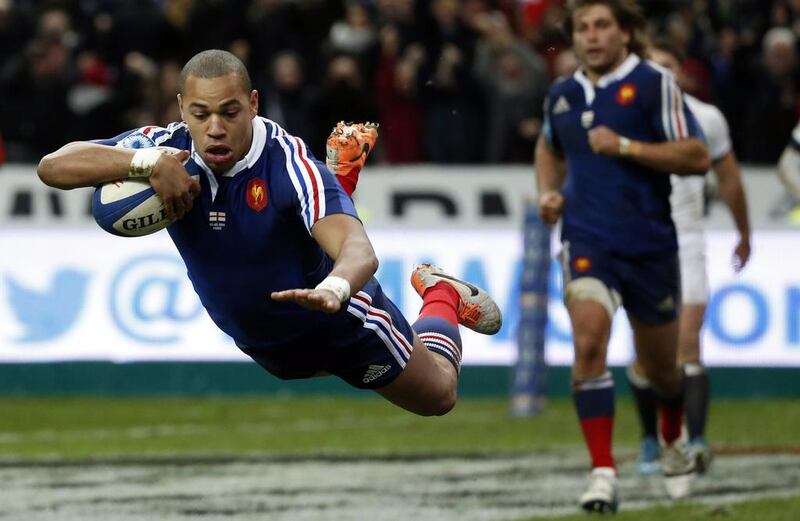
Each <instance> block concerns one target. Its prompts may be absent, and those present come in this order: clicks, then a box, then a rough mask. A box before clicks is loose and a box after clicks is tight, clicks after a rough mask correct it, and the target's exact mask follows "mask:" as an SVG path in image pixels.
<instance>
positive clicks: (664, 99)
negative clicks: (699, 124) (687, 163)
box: [661, 73, 697, 141]
mask: <svg viewBox="0 0 800 521" xmlns="http://www.w3.org/2000/svg"><path fill="white" fill-rule="evenodd" d="M687 110H688V109H687V108H686V107H685V104H684V102H683V94H682V93H681V91H680V89H679V88H678V86H677V85H676V84H675V80H674V79H673V78H672V75H671V74H664V73H662V74H661V123H662V125H663V126H664V136H665V137H666V138H667V140H668V141H678V140H680V139H687V138H689V137H696V132H697V131H696V130H694V129H691V128H690V127H689V125H688V122H687V117H686V115H687V114H686V111H687ZM690 117H691V116H690ZM693 126H695V127H696V124H695V125H693ZM693 130H694V132H693Z"/></svg>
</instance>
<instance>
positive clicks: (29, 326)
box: [6, 269, 89, 343]
mask: <svg viewBox="0 0 800 521" xmlns="http://www.w3.org/2000/svg"><path fill="white" fill-rule="evenodd" d="M88 282H89V276H88V275H87V274H85V273H82V272H80V271H76V270H69V269H66V270H59V271H57V272H56V274H55V276H54V277H53V280H52V282H51V284H50V287H49V288H46V289H45V290H44V291H39V290H34V289H30V288H27V287H25V286H23V285H21V284H20V283H18V282H17V281H15V280H14V279H12V278H11V277H9V276H6V287H7V288H8V293H7V295H8V303H9V305H10V307H11V310H12V311H13V313H14V315H15V316H16V318H17V320H18V321H19V323H20V324H22V326H23V328H24V330H25V332H24V333H23V335H22V336H20V337H19V338H16V339H15V341H16V342H19V343H28V342H46V341H48V340H53V339H55V338H58V337H59V336H61V335H63V334H64V333H65V332H66V331H67V330H68V329H69V328H70V327H72V325H73V324H74V323H75V321H76V320H77V319H78V315H80V312H81V309H82V308H83V303H84V300H85V297H86V286H87V284H88Z"/></svg>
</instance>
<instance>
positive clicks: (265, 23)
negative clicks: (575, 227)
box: [0, 0, 800, 164]
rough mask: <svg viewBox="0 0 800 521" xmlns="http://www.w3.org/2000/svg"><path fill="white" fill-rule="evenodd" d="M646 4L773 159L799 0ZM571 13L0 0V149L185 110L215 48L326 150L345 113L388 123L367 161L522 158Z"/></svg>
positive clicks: (798, 72)
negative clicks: (199, 70) (202, 60)
mask: <svg viewBox="0 0 800 521" xmlns="http://www.w3.org/2000/svg"><path fill="white" fill-rule="evenodd" d="M640 3H641V4H642V5H643V7H644V8H645V11H646V13H647V15H648V18H649V19H650V25H651V32H652V33H653V36H658V37H666V38H668V39H670V40H671V41H672V42H673V43H674V44H676V45H677V46H678V47H679V48H681V49H683V50H684V51H685V54H686V59H685V61H684V64H683V65H684V68H685V72H686V75H685V76H686V82H685V85H683V87H684V88H685V90H686V91H688V92H690V93H692V94H694V95H695V96H697V97H698V98H701V99H703V100H706V101H710V102H712V103H714V104H716V105H718V106H719V107H720V108H721V109H722V111H723V112H724V113H725V115H726V116H727V118H728V121H729V123H730V126H731V134H732V137H733V140H734V147H735V150H736V152H737V153H738V155H739V156H740V159H742V160H743V161H747V162H754V163H768V162H775V161H776V160H777V159H778V156H779V155H780V152H781V150H782V149H783V146H784V145H785V144H786V141H787V139H788V138H789V135H790V133H791V129H792V128H793V126H794V125H795V123H796V121H797V118H798V109H799V108H800V83H799V82H798V79H800V65H798V58H797V53H798V37H800V0H652V1H642V2H640ZM562 18H563V0H72V1H35V0H0V133H1V134H2V139H3V141H0V161H2V154H3V152H2V150H3V146H2V145H3V143H4V145H5V146H4V154H5V157H6V159H7V160H9V161H23V162H35V161H38V159H39V158H40V157H41V156H42V155H43V154H45V153H47V152H49V151H52V150H53V149H55V148H57V147H59V146H60V145H62V144H64V143H66V142H68V141H72V140H76V139H88V138H98V137H111V136H114V135H116V134H118V133H120V132H122V131H124V130H126V129H129V128H133V127H137V126H143V125H148V124H154V123H155V124H166V123H168V122H170V121H174V120H177V119H180V114H179V112H178V109H177V105H176V103H175V95H176V93H177V85H178V77H179V74H180V70H181V66H182V64H183V63H184V61H185V60H186V59H187V58H188V57H190V56H191V55H192V54H194V53H195V52H197V51H199V50H202V49H207V48H222V49H228V50H230V51H231V52H233V53H234V54H236V55H237V56H238V57H240V58H241V59H242V60H243V61H244V62H245V63H246V64H247V66H248V68H249V70H250V71H251V74H252V76H253V82H254V87H255V88H256V89H258V90H259V92H260V96H261V98H260V100H261V104H260V112H261V114H262V115H264V116H266V117H268V118H270V119H273V120H275V121H277V122H279V123H280V124H281V125H283V126H284V128H286V129H287V130H288V131H289V132H291V133H293V134H297V135H299V136H301V137H303V138H305V140H306V141H307V142H308V143H309V145H310V146H311V147H312V150H313V151H314V153H315V154H316V155H317V156H318V157H321V156H324V142H325V137H326V136H327V134H328V132H329V131H330V129H331V127H333V126H334V124H335V123H336V122H337V121H339V120H342V119H343V120H355V121H364V120H370V121H379V122H380V123H381V139H380V142H379V143H380V147H379V148H378V150H377V151H376V154H375V159H374V161H382V162H388V163H393V164H397V163H416V162H432V163H507V162H523V163H529V162H530V161H531V159H532V154H533V148H534V142H535V140H536V138H537V136H538V134H539V132H540V130H541V124H542V121H541V116H542V102H543V99H544V96H545V94H546V92H547V88H548V86H549V85H550V83H551V82H552V81H553V79H554V78H556V77H557V76H559V75H562V74H569V73H571V72H572V71H573V70H574V69H575V67H576V65H577V64H576V60H575V57H574V55H572V53H571V51H569V49H568V44H567V41H566V40H565V38H564V35H563V34H562V33H561V31H560V23H561V20H562ZM371 161H373V160H371Z"/></svg>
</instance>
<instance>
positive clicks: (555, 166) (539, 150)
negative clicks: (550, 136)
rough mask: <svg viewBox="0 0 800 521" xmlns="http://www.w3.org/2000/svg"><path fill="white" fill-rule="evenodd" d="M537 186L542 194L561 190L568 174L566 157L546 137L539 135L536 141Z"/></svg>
mask: <svg viewBox="0 0 800 521" xmlns="http://www.w3.org/2000/svg"><path fill="white" fill-rule="evenodd" d="M534 168H535V171H536V187H537V189H538V191H539V193H540V194H542V193H545V192H549V191H551V190H561V185H563V184H564V177H565V176H566V165H565V161H564V158H562V157H560V156H559V155H558V154H557V153H556V152H555V151H553V149H551V148H550V146H549V145H548V144H547V142H546V141H545V139H544V136H541V135H540V136H539V139H538V140H537V141H536V163H535V166H534Z"/></svg>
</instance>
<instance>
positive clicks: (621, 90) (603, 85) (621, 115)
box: [544, 54, 702, 255]
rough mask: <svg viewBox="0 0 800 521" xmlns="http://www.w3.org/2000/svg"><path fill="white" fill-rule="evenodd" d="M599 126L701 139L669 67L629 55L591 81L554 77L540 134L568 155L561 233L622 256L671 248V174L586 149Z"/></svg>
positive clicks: (634, 135) (661, 137)
mask: <svg viewBox="0 0 800 521" xmlns="http://www.w3.org/2000/svg"><path fill="white" fill-rule="evenodd" d="M600 125H605V126H607V127H609V128H610V129H611V130H613V131H615V132H617V133H618V134H620V135H621V136H625V137H628V138H630V139H633V140H637V141H644V142H663V141H672V140H680V139H686V138H689V137H700V138H702V131H701V130H700V127H699V125H698V124H697V122H696V121H695V118H694V116H693V115H692V113H691V111H690V110H689V109H688V108H687V107H686V105H685V103H684V102H683V95H682V93H681V92H680V90H679V89H678V87H677V86H676V85H675V82H674V80H673V79H672V76H671V74H670V73H669V72H667V71H666V70H664V69H661V68H660V67H658V66H655V65H653V64H651V63H650V62H644V61H642V60H641V59H640V58H639V57H638V56H636V55H634V54H631V55H630V56H629V57H628V58H627V59H626V60H625V61H624V62H623V63H622V65H620V66H619V67H618V68H617V69H616V70H614V71H613V72H611V73H609V74H607V75H605V76H603V77H602V78H600V80H599V81H598V82H597V85H592V83H591V81H590V80H589V79H588V78H587V77H586V76H585V75H584V74H583V72H582V71H578V72H576V73H575V74H574V75H573V76H571V77H569V78H566V79H562V80H560V81H557V82H556V83H555V84H554V85H553V86H552V87H551V89H550V92H549V94H548V98H547V101H546V102H545V124H544V136H545V139H546V140H547V143H548V144H549V145H550V147H551V148H552V149H553V150H555V151H557V152H560V153H561V154H563V155H564V156H565V157H566V161H567V178H566V180H565V184H564V187H563V194H564V199H565V204H564V211H563V228H562V238H563V239H565V240H570V239H573V240H580V241H583V242H588V243H593V244H597V245H598V246H601V247H603V248H607V249H608V250H610V251H614V252H618V253H621V254H626V255H641V254H648V253H656V252H663V251H669V250H673V251H674V250H677V247H678V245H677V240H676V237H675V228H674V226H673V224H672V218H671V209H670V202H669V195H670V190H671V188H670V176H669V175H668V174H667V173H664V172H658V171H655V170H652V169H649V168H647V167H646V166H643V165H640V164H639V163H635V162H634V161H631V160H630V159H625V158H614V157H609V156H605V155H601V154H596V153H594V152H592V149H591V147H590V145H589V139H588V131H589V130H590V129H591V128H593V127H597V126H600Z"/></svg>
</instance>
